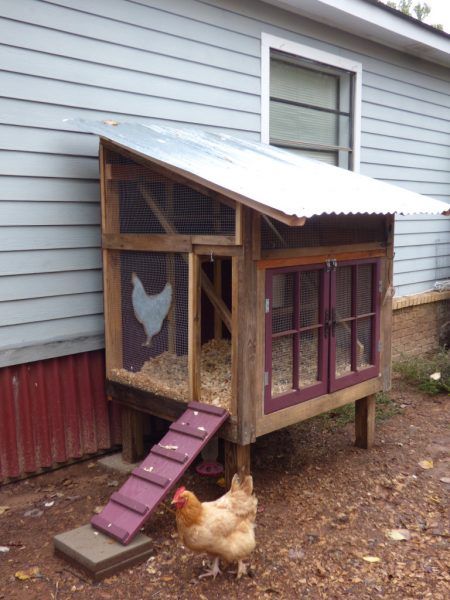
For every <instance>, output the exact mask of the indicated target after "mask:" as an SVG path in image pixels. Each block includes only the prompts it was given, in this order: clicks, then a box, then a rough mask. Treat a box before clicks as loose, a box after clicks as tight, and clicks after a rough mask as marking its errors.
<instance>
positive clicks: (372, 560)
mask: <svg viewBox="0 0 450 600" xmlns="http://www.w3.org/2000/svg"><path fill="white" fill-rule="evenodd" d="M362 558H363V560H365V561H366V562H368V563H377V562H380V561H381V558H378V556H363V557H362Z"/></svg>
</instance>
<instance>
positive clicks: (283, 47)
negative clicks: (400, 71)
mask: <svg viewBox="0 0 450 600" xmlns="http://www.w3.org/2000/svg"><path fill="white" fill-rule="evenodd" d="M270 50H280V51H282V52H287V53H288V54H293V55H294V56H298V57H299V58H307V59H309V60H314V61H316V62H320V63H324V64H326V65H329V66H331V67H336V68H337V69H344V70H346V71H352V72H353V73H354V74H355V90H354V99H353V102H354V110H353V146H354V147H353V171H356V172H358V171H359V165H360V157H361V97H362V64H361V63H359V62H357V61H354V60H349V59H347V58H343V57H342V56H338V55H337V54H331V53H330V52H324V51H323V50H319V49H317V48H312V47H311V46H305V45H304V44H298V43H297V42H292V41H291V40H285V39H283V38H279V37H276V36H274V35H270V34H268V33H262V34H261V142H262V143H263V144H268V143H269V140H270V136H269V105H270Z"/></svg>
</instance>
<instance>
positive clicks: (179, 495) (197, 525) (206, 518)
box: [172, 474, 258, 579]
mask: <svg viewBox="0 0 450 600" xmlns="http://www.w3.org/2000/svg"><path fill="white" fill-rule="evenodd" d="M172 504H174V505H175V507H176V522H177V529H178V535H179V537H180V540H181V542H182V544H183V545H184V546H186V547H187V548H189V549H190V550H193V551H194V552H199V553H200V552H204V553H206V554H208V556H209V557H210V558H212V559H213V564H212V568H210V570H208V571H207V572H206V573H203V574H202V575H200V578H202V577H213V578H214V579H215V578H216V576H217V575H218V574H219V573H221V571H220V568H219V567H220V565H219V561H220V559H222V560H224V561H225V562H226V563H231V562H235V561H237V563H238V569H237V578H238V579H239V578H240V577H241V576H242V575H245V573H246V572H247V568H246V565H245V563H244V562H243V561H244V559H246V558H248V556H249V555H250V554H251V552H253V550H254V548H255V545H256V542H255V518H256V507H257V504H258V501H257V499H256V497H255V496H254V495H253V479H252V477H251V476H250V475H247V476H246V477H244V478H243V479H242V482H241V481H240V479H239V477H238V475H237V474H236V475H235V476H234V477H233V481H232V483H231V488H230V490H229V491H228V492H227V493H226V494H225V495H223V496H222V497H220V498H219V499H218V500H214V501H213V502H200V500H198V498H197V497H196V496H195V494H193V493H192V492H189V491H188V490H186V488H185V487H180V488H178V489H177V491H176V492H175V495H174V497H173V500H172Z"/></svg>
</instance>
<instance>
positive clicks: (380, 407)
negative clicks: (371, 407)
mask: <svg viewBox="0 0 450 600" xmlns="http://www.w3.org/2000/svg"><path fill="white" fill-rule="evenodd" d="M376 397H377V405H376V410H375V419H376V420H377V421H385V420H386V419H390V418H391V417H392V416H394V415H396V414H397V413H398V412H399V411H400V408H399V407H398V406H397V404H396V403H395V402H394V401H393V400H391V398H390V397H389V394H386V393H385V392H379V393H378V394H377V395H376ZM319 418H321V419H323V420H324V421H325V426H326V427H343V426H344V425H347V424H348V423H353V422H354V420H355V403H354V402H350V404H345V405H344V406H340V407H339V408H335V409H333V410H330V411H328V412H326V413H324V414H323V415H320V417H319Z"/></svg>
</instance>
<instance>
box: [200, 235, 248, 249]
mask: <svg viewBox="0 0 450 600" xmlns="http://www.w3.org/2000/svg"><path fill="white" fill-rule="evenodd" d="M191 241H192V243H193V244H204V245H214V246H239V242H238V241H237V240H236V239H235V236H234V235H191Z"/></svg>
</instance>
